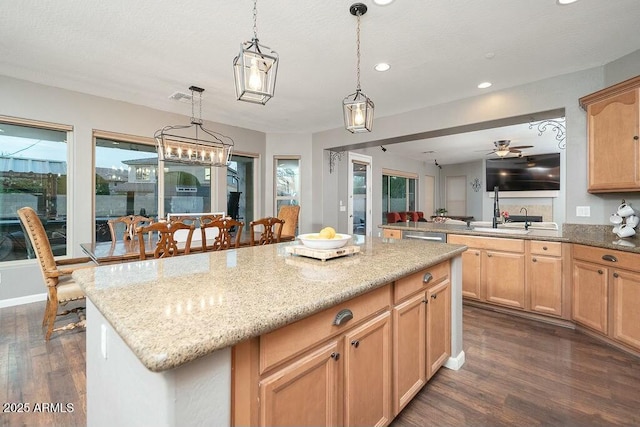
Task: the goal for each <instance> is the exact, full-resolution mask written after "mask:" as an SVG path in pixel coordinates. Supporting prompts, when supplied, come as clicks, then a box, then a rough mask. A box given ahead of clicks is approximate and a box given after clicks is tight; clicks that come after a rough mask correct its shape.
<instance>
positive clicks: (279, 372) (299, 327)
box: [232, 261, 451, 426]
mask: <svg viewBox="0 0 640 427" xmlns="http://www.w3.org/2000/svg"><path fill="white" fill-rule="evenodd" d="M449 277H450V263H449V261H446V262H444V263H441V264H438V265H436V266H433V267H431V268H428V269H426V270H424V271H421V272H418V273H414V274H412V275H409V276H407V277H405V278H402V279H400V280H398V281H396V282H395V283H391V284H388V285H386V286H383V287H382V288H378V289H376V290H373V291H371V292H369V293H367V294H364V295H361V296H359V297H356V298H354V299H352V300H350V301H347V302H345V303H342V304H339V305H337V306H336V307H334V308H331V309H327V310H324V311H322V312H320V313H317V314H314V315H312V316H310V317H307V318H305V319H302V320H299V321H298V322H294V323H292V324H290V325H287V326H284V327H282V328H280V329H277V330H275V331H273V332H270V333H268V334H264V335H262V336H260V337H258V338H252V339H250V340H247V341H244V342H242V343H239V344H237V345H236V346H234V348H233V350H232V424H233V425H259V426H274V425H277V426H338V425H339V426H386V425H388V424H390V423H391V420H392V419H393V418H394V416H396V415H397V414H398V413H399V412H400V410H401V409H402V408H403V407H404V406H405V405H406V404H407V403H408V402H409V401H410V400H411V399H412V398H413V397H414V396H415V394H416V393H418V391H420V389H421V388H422V387H423V386H424V385H425V384H426V382H427V381H428V379H429V378H430V377H431V376H432V375H433V374H434V373H435V372H436V371H437V370H438V369H439V368H440V367H441V366H442V365H443V364H444V363H445V362H446V360H447V358H448V357H449V356H450V354H451V285H450V280H449Z"/></svg>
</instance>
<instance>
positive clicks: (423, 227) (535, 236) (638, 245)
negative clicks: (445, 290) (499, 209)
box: [380, 222, 640, 254]
mask: <svg viewBox="0 0 640 427" xmlns="http://www.w3.org/2000/svg"><path fill="white" fill-rule="evenodd" d="M509 226H510V227H500V229H501V230H504V231H499V232H491V231H477V230H474V229H473V228H472V229H467V226H466V225H462V224H442V223H440V224H439V223H435V222H407V223H395V224H382V225H380V228H388V229H393V230H402V231H425V232H434V233H446V234H466V235H470V236H485V237H502V238H507V239H522V240H545V241H555V242H566V243H577V244H581V245H587V246H595V247H599V248H605V249H615V250H620V251H625V252H633V253H638V254H640V237H639V236H638V234H636V235H635V236H633V237H625V238H622V239H621V238H619V237H618V236H617V235H615V234H614V233H613V232H612V231H611V229H612V227H613V226H610V225H592V224H567V223H565V224H563V225H562V227H561V230H549V229H542V228H536V226H535V224H534V225H533V226H532V227H531V228H529V233H527V234H518V231H519V230H522V229H523V226H522V225H520V226H519V227H518V226H517V225H516V224H513V223H511V224H509ZM472 227H473V224H472ZM490 227H491V226H489V228H490ZM482 228H487V227H484V226H483V227H482ZM509 229H511V230H514V232H513V233H509V231H507V230H509Z"/></svg>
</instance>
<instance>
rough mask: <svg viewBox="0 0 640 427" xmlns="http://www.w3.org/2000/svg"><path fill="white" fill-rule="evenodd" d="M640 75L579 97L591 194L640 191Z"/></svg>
mask: <svg viewBox="0 0 640 427" xmlns="http://www.w3.org/2000/svg"><path fill="white" fill-rule="evenodd" d="M639 88H640V76H638V77H636V78H633V79H629V80H626V81H624V82H622V83H619V84H617V85H614V86H611V87H609V88H605V89H603V90H601V91H598V92H595V93H593V94H590V95H587V96H585V97H583V98H580V105H581V106H582V107H583V108H584V109H585V110H586V111H587V128H588V141H589V145H588V152H589V165H588V170H589V187H588V191H589V192H591V193H603V192H620V191H638V190H640V141H639V135H640V101H639V100H640V89H639Z"/></svg>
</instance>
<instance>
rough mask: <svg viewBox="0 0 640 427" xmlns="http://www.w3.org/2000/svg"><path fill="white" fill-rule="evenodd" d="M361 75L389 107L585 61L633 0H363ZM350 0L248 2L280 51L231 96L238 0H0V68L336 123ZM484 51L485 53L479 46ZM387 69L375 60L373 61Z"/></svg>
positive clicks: (218, 117) (243, 7)
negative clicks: (252, 93) (248, 89)
mask: <svg viewBox="0 0 640 427" xmlns="http://www.w3.org/2000/svg"><path fill="white" fill-rule="evenodd" d="M365 3H366V4H367V5H368V6H369V11H368V13H367V14H366V15H365V16H363V17H362V33H361V37H362V42H361V43H362V78H361V80H362V89H363V91H364V92H365V93H366V94H367V95H368V96H369V97H371V98H372V99H373V100H374V102H375V104H376V116H377V117H382V116H388V115H393V114H398V113H401V112H403V111H407V110H412V109H416V108H420V107H424V106H428V105H434V104H439V103H443V102H448V101H452V100H455V99H461V98H466V97H470V96H474V95H477V94H479V93H486V90H485V92H482V91H481V90H480V89H477V87H476V86H477V84H478V83H480V82H482V81H485V80H489V81H492V82H493V83H494V86H493V87H492V88H490V89H488V91H492V90H497V89H502V88H506V87H511V86H515V85H520V84H523V83H527V82H531V81H536V80H540V79H544V78H548V77H551V76H555V75H559V74H565V73H570V72H573V71H577V70H582V69H587V68H592V67H595V66H600V65H603V64H605V63H607V62H610V61H612V60H615V59H617V58H619V57H621V56H624V55H626V54H628V53H630V52H633V51H635V50H637V49H639V48H640V37H639V36H638V29H637V25H638V22H640V1H638V0H615V1H614V0H580V1H578V2H577V3H575V4H572V5H568V6H558V5H557V4H556V0H483V1H479V0H428V1H427V0H396V1H395V2H394V3H392V4H391V5H388V6H376V5H374V4H372V2H371V1H365ZM350 5H351V2H350V1H338V0H324V1H313V0H298V1H291V0H270V1H261V2H259V3H258V36H259V38H260V41H261V43H263V44H265V45H267V46H269V47H271V48H273V49H274V50H276V51H277V52H278V53H279V54H280V58H281V64H280V68H279V75H278V81H277V87H276V96H275V97H274V98H273V99H272V100H271V101H269V102H268V103H267V104H266V106H261V105H255V104H248V103H244V102H238V101H236V99H235V91H234V85H233V72H232V60H233V57H234V56H235V55H236V54H237V52H238V51H239V48H240V43H241V42H243V41H246V40H248V39H249V38H251V37H252V34H253V32H252V7H253V6H252V1H250V0H234V1H228V0H227V1H223V0H191V1H189V2H177V1H175V0H153V1H152V0H136V1H130V0H108V1H97V0H65V1H56V2H54V1H41V0H20V1H4V2H3V4H2V14H1V15H0V74H3V75H7V76H11V77H16V78H21V79H25V80H30V81H34V82H38V83H43V84H47V85H51V86H58V87H62V88H66V89H71V90H75V91H79V92H85V93H89V94H93V95H98V96H103V97H107V98H113V99H117V100H122V101H127V102H131V103H135V104H141V105H146V106H149V107H153V108H157V109H160V110H167V111H172V112H176V113H180V114H185V115H188V114H190V106H189V105H188V104H184V103H181V102H177V101H174V100H171V99H169V98H168V97H169V95H171V94H172V93H174V92H176V91H187V88H188V87H189V86H190V85H192V84H194V85H197V86H200V87H203V88H205V90H206V91H205V93H204V95H205V100H204V102H203V117H204V118H206V119H209V120H213V121H217V122H222V123H227V124H231V125H236V126H240V127H245V128H249V129H255V130H260V131H265V132H316V131H321V130H326V129H332V128H338V127H341V126H342V125H343V124H342V111H341V101H342V98H343V97H344V96H345V95H347V94H349V93H351V92H353V91H354V90H355V26H356V19H355V18H354V17H353V16H352V15H350V14H349V12H348V9H349V6H350ZM487 53H493V54H494V56H493V59H486V58H485V54H487ZM380 61H385V62H388V63H390V64H391V70H390V71H388V72H386V73H379V72H376V71H374V70H373V65H374V64H375V63H377V62H380Z"/></svg>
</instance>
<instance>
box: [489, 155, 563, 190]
mask: <svg viewBox="0 0 640 427" xmlns="http://www.w3.org/2000/svg"><path fill="white" fill-rule="evenodd" d="M486 170H487V175H486V178H487V179H486V180H485V181H486V183H487V191H493V190H494V187H495V186H496V185H497V186H498V187H499V189H500V191H540V190H560V153H551V154H536V155H532V156H522V157H503V158H497V159H487V167H486Z"/></svg>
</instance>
